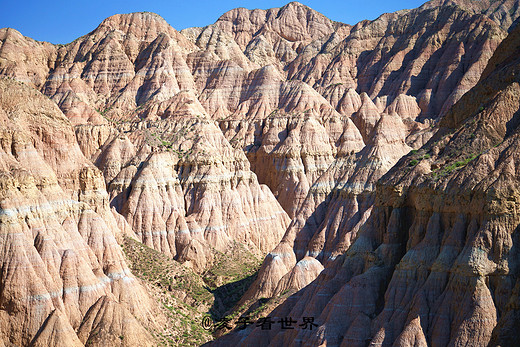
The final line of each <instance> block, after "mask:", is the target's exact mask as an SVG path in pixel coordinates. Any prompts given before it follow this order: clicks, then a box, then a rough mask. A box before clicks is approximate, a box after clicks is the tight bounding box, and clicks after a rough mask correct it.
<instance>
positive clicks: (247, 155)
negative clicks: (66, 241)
mask: <svg viewBox="0 0 520 347" xmlns="http://www.w3.org/2000/svg"><path fill="white" fill-rule="evenodd" d="M486 3H487V2H486ZM491 5H492V6H489V11H487V12H485V13H481V12H482V9H483V8H481V4H480V3H479V4H475V3H474V2H472V1H469V2H468V1H464V2H462V1H458V2H456V3H452V2H429V3H427V4H425V5H424V6H422V7H421V8H419V9H416V10H410V11H400V12H397V13H394V14H385V15H382V16H381V17H380V18H378V19H376V20H374V21H363V22H360V23H358V24H356V25H355V26H353V27H352V26H349V25H344V24H341V23H335V22H332V21H330V20H328V19H327V18H325V17H324V16H323V15H321V14H319V13H317V12H315V11H313V10H311V9H309V8H308V7H306V6H304V5H301V4H298V3H290V4H288V5H286V6H284V7H282V8H280V9H271V10H266V11H264V10H254V11H249V10H245V9H236V10H233V11H230V12H228V13H226V14H224V15H223V16H222V17H221V18H220V19H219V20H218V21H217V22H216V23H215V24H213V25H210V26H207V27H204V28H190V29H185V30H183V31H182V32H177V31H176V30H175V29H173V28H172V27H171V26H170V25H168V23H166V22H165V21H164V20H163V19H162V18H161V17H159V16H158V15H155V14H151V13H134V14H128V15H115V16H112V17H110V18H107V19H106V20H105V21H103V23H101V24H100V25H99V27H98V28H96V29H95V30H94V31H92V32H91V33H89V34H87V35H85V36H83V37H80V38H78V39H77V40H75V41H74V42H72V43H70V44H67V45H64V46H61V47H58V46H52V45H49V44H47V43H40V42H36V41H34V40H31V39H29V38H26V37H24V36H22V35H21V34H20V33H18V32H16V31H15V30H12V29H1V30H0V42H1V43H0V74H2V75H5V76H9V77H12V78H14V79H16V80H19V81H23V82H24V83H26V84H28V85H30V86H32V87H34V88H36V89H38V90H40V91H41V92H42V93H43V94H45V95H47V96H48V97H50V98H51V100H53V101H54V102H55V103H56V104H57V105H58V106H59V107H60V108H61V110H62V111H63V113H64V114H65V115H66V116H67V118H69V120H70V121H71V122H72V124H73V125H75V138H74V134H71V133H70V131H69V130H70V128H67V129H69V130H67V132H66V134H68V135H67V143H68V145H67V146H62V142H61V140H60V139H61V137H59V136H57V135H54V134H55V131H53V132H51V135H45V136H44V135H41V136H44V139H43V140H42V141H41V142H42V147H41V149H38V150H37V152H38V153H39V155H40V156H43V158H44V160H45V161H46V163H47V164H45V165H43V164H42V165H39V166H38V169H39V170H42V171H41V172H38V175H37V176H35V177H37V180H38V179H40V178H41V179H42V180H43V181H45V179H51V180H52V182H53V183H52V184H53V185H54V186H55V185H58V186H59V188H60V189H61V191H62V192H60V190H59V189H57V190H56V192H54V191H53V192H52V194H53V195H52V196H53V199H57V200H59V201H61V200H60V199H58V198H56V196H61V195H60V194H65V195H64V196H67V197H68V196H70V197H71V199H73V201H79V202H81V203H85V204H88V205H89V206H91V209H92V210H94V212H95V214H90V212H88V213H87V214H88V215H89V216H91V217H89V218H91V219H92V220H93V221H90V219H88V218H86V217H85V218H83V217H82V218H79V217H78V216H76V215H77V214H78V213H79V212H78V211H76V210H74V213H75V214H74V216H76V217H74V218H76V219H75V223H76V224H78V227H77V228H79V229H80V230H83V231H80V234H81V233H83V234H81V235H82V236H83V237H87V239H88V240H90V241H89V242H92V245H90V244H89V247H91V248H92V247H95V248H93V250H92V252H93V254H94V255H95V256H96V257H97V258H98V262H99V259H105V255H104V252H105V250H104V248H103V247H101V246H100V244H103V245H104V244H105V243H104V242H105V241H106V243H107V244H112V241H111V237H112V238H113V236H115V237H118V235H119V234H121V233H127V234H129V235H136V236H137V237H138V238H139V239H140V240H141V241H142V242H143V243H145V244H147V245H148V246H150V247H152V248H154V249H156V250H159V251H161V252H163V253H165V254H166V255H167V256H169V257H172V258H175V259H177V260H180V261H183V262H185V264H186V265H190V266H192V267H193V268H194V269H195V270H196V271H199V272H202V271H204V270H205V269H206V268H207V266H208V264H210V263H211V262H212V252H213V250H214V249H216V250H224V249H226V248H228V246H229V245H230V244H231V243H232V242H233V241H239V242H241V243H244V244H245V245H247V247H248V249H249V250H251V251H253V252H254V253H256V254H259V255H260V254H262V255H264V254H265V253H267V252H269V251H271V250H272V249H273V248H274V251H272V252H271V253H270V254H269V255H268V256H267V258H266V260H265V262H264V265H263V268H262V270H261V271H260V274H259V277H258V280H257V282H256V284H255V285H254V286H252V289H251V291H250V292H249V293H248V294H247V297H256V298H258V297H261V296H272V295H277V294H279V293H282V292H285V291H287V289H300V288H302V287H304V286H305V285H307V284H308V283H309V282H311V281H312V280H314V279H315V278H316V276H318V274H319V273H320V271H321V270H322V269H323V267H324V266H325V267H329V266H332V267H333V266H336V265H334V264H337V263H336V262H337V260H336V258H337V257H338V256H340V255H341V254H343V253H344V252H345V251H346V250H348V249H349V247H350V246H351V245H352V243H353V242H354V240H355V239H356V238H357V235H359V233H360V232H361V231H362V228H363V225H365V224H366V222H367V219H368V220H372V219H369V218H370V216H371V213H372V211H373V204H374V201H375V196H374V194H373V191H374V189H375V184H376V182H377V181H378V179H379V178H380V177H381V176H382V175H384V174H385V173H386V172H387V170H388V169H390V168H391V167H392V165H394V164H395V163H396V162H397V161H398V160H399V158H400V157H401V156H403V155H405V154H406V153H408V152H409V150H410V149H411V148H419V147H420V146H422V145H423V144H424V143H426V142H427V141H428V140H429V139H430V137H431V136H432V135H433V134H434V132H435V131H436V129H433V128H432V127H431V125H432V124H433V122H431V119H438V118H439V117H440V115H443V114H445V113H446V112H447V111H448V109H449V107H450V106H451V105H453V104H454V103H455V102H456V101H457V100H458V99H459V98H460V97H461V96H462V95H463V94H464V92H466V91H467V90H469V89H470V88H471V87H473V86H474V85H475V83H476V82H477V80H478V79H479V77H480V75H481V73H482V71H483V70H484V67H485V66H486V63H487V61H488V59H489V58H490V57H491V55H492V54H493V52H494V50H495V48H496V47H497V45H498V44H499V43H500V41H501V40H502V39H503V38H504V37H505V36H506V29H507V28H508V27H509V25H510V23H511V21H512V20H513V19H515V18H516V17H517V15H518V1H516V2H515V1H497V2H493V3H492V4H491ZM30 98H32V97H30ZM38 107H40V106H38ZM55 111H56V110H55ZM6 112H7V113H8V114H11V113H10V112H12V110H10V111H6ZM53 112H54V111H53ZM13 117H15V116H13ZM450 117H454V116H453V115H452V116H450ZM455 118H456V117H455ZM13 119H15V118H13ZM444 119H445V121H446V120H447V119H449V117H448V118H444ZM10 122H11V121H10ZM8 123H9V122H8ZM457 124H458V123H457ZM66 127H69V125H66ZM39 136H40V135H39ZM75 141H77V142H78V144H79V148H80V149H81V151H82V152H83V155H84V156H83V155H81V154H80V153H79V152H78V147H77V146H76V144H75ZM6 143H11V142H6ZM8 147H9V146H7V147H6V151H8V150H9V148H8ZM15 147H16V146H15ZM15 147H13V148H15ZM36 147H37V146H35V148H36ZM72 147H74V148H73V149H71V148H72ZM11 151H16V148H15V149H11ZM33 152H34V151H32V150H29V153H30V155H26V157H25V158H26V159H27V158H36V159H38V158H37V156H36V157H35V156H34V153H33ZM13 153H14V152H13ZM24 153H25V152H24ZM70 153H76V154H78V156H76V155H74V156H72V157H73V158H76V157H77V158H81V160H78V161H77V162H72V163H71V162H69V161H70V160H71V159H70V158H68V157H67V155H68V154H70ZM24 155H25V154H24ZM11 156H12V155H6V156H4V157H3V159H2V161H1V164H2V165H4V166H5V167H6V168H10V167H11V165H12V162H13V161H12V158H11ZM66 157H67V158H68V159H67V158H66ZM72 157H71V158H72ZM85 157H86V158H85ZM36 159H35V160H36ZM66 159H67V160H66ZM17 160H18V159H17ZM4 161H5V163H4ZM26 161H27V165H33V164H34V163H32V162H31V161H30V160H28V159H27V160H26ZM90 161H91V162H92V163H95V165H96V166H97V168H98V169H99V170H100V171H98V170H97V169H95V168H94V167H93V166H92V164H91V163H90ZM40 162H41V161H40V160H39V159H38V161H37V163H40ZM13 165H14V164H13ZM24 165H25V164H24ZM82 165H86V167H88V168H89V169H82V170H80V167H81V166H82ZM47 166H50V168H47ZM423 167H424V164H423V163H421V164H420V165H418V166H417V168H423ZM6 170H7V169H6ZM78 172H79V173H78ZM31 175H33V176H34V175H35V174H34V173H31ZM22 176H23V175H22ZM24 177H25V176H24ZM42 177H43V178H42ZM53 177H55V178H53ZM8 181H9V182H11V181H10V180H8ZM15 181H16V180H15ZM29 181H30V179H29ZM16 182H17V181H16ZM45 182H46V181H45ZM13 184H14V183H13ZM262 184H266V185H267V186H265V185H262ZM17 185H18V183H16V184H14V186H17ZM9 187H11V186H9ZM42 187H43V188H45V187H46V186H45V184H40V185H39V186H37V188H38V189H40V188H42ZM11 188H12V187H11ZM11 188H9V189H7V188H6V189H7V190H6V191H8V192H9V194H7V193H6V198H5V201H6V203H7V204H14V205H16V204H19V203H20V201H24V200H23V199H28V198H27V197H19V198H16V199H14V198H13V196H14V195H12V194H11V193H12V192H13V193H16V190H15V189H11ZM43 188H42V189H43ZM53 189H54V188H53ZM107 193H108V195H107ZM16 194H18V193H16ZM35 194H36V195H38V196H39V198H38V199H40V200H36V202H35V203H34V204H33V205H38V206H39V204H40V203H41V204H45V199H47V200H49V199H51V198H49V197H48V196H47V195H45V194H47V192H43V193H41V194H43V197H40V195H39V194H40V193H36V192H35ZM44 198H45V199H44ZM275 198H276V199H277V200H278V201H276V200H275ZM17 199H18V200H17ZM20 199H21V200H20ZM53 201H54V200H53ZM20 204H22V203H20ZM14 205H13V206H14ZM22 205H23V204H22ZM109 205H111V206H113V207H114V208H115V209H116V210H117V212H119V214H117V213H115V214H114V216H115V217H113V216H112V212H111V211H110V209H109V207H108V206H109ZM9 206H10V205H9ZM31 206H32V205H31ZM60 206H61V205H60ZM73 206H75V205H74V204H73ZM82 206H83V205H82ZM94 206H95V207H94ZM100 206H101V207H100ZM282 207H283V209H284V210H285V211H284V210H282ZM6 210H8V208H6ZM89 211H90V210H89ZM42 213H43V212H42ZM55 213H57V212H55ZM60 213H61V212H60ZM67 213H69V214H71V213H72V212H70V211H69V212H67ZM121 215H122V216H123V217H122V216H121ZM81 216H83V212H82V214H81ZM97 216H100V217H99V218H98V217H97ZM62 217H63V215H62V214H59V218H62ZM59 218H58V219H59ZM71 218H72V217H71ZM289 218H292V222H291V224H290V225H289V222H290V219H289ZM373 218H376V217H373ZM100 220H101V221H103V222H101V221H100ZM96 223H101V224H96ZM103 223H105V224H108V227H107V228H108V229H109V230H110V232H111V234H110V233H108V234H106V235H105V234H103V236H102V237H101V236H99V235H98V234H96V233H95V232H92V231H91V229H93V230H98V229H100V228H101V229H103V228H102V227H100V226H99V225H101V226H103ZM58 224H59V223H58ZM62 224H63V223H62ZM73 224H74V223H73ZM67 225H68V224H67ZM287 227H288V228H287ZM57 228H58V227H57ZM71 228H73V229H74V227H73V226H72V227H71ZM58 229H59V228H58ZM286 229H287V230H286ZM67 230H68V229H67ZM284 231H286V233H285V236H284V237H283V239H282V242H281V243H280V244H278V242H279V240H280V239H281V238H282V236H283V233H284ZM33 234H34V233H33ZM110 235H112V236H110ZM32 237H33V238H37V236H36V235H32ZM38 240H39V239H38ZM100 240H103V242H101V241H100ZM107 240H108V241H107ZM38 242H39V241H38ZM42 242H43V241H42ZM44 243H45V242H44ZM34 244H35V245H36V244H37V242H34ZM94 244H95V246H94ZM277 244H278V245H277ZM80 246H81V247H80V248H85V247H84V245H83V244H81V245H80ZM113 246H114V248H115V249H117V247H116V246H117V245H115V244H114V245H113ZM30 247H36V246H32V243H31V242H27V244H26V246H24V247H22V248H21V249H25V248H28V249H31V248H30ZM42 247H43V246H42ZM46 247H47V246H45V247H44V248H42V249H37V250H38V252H44V251H45V252H47V250H46V249H47V248H46ZM59 247H61V246H59ZM111 247H112V246H111ZM51 248H52V247H51ZM110 249H111V250H112V248H110ZM6 252H7V251H6ZM49 252H51V253H52V254H54V253H53V251H52V249H51V251H49ZM74 252H76V251H74ZM111 252H112V251H111ZM113 252H115V253H114V254H115V255H113V254H112V253H111V254H112V255H113V256H114V257H116V258H117V259H119V258H118V257H119V256H120V255H119V253H118V252H119V251H117V250H114V251H113ZM112 255H111V256H112ZM60 256H61V257H63V259H61V258H60V259H61V260H60V261H62V262H64V263H65V264H70V263H72V264H74V263H75V261H76V260H74V255H73V254H72V253H71V252H64V253H63V255H60ZM107 257H108V256H107ZM56 259H57V258H56ZM106 259H108V260H109V259H112V258H110V257H108V258H106ZM108 260H107V261H108ZM118 261H119V260H118ZM80 263H81V262H80ZM116 263H117V262H116ZM56 264H57V263H56ZM110 264H112V262H110ZM49 266H50V265H49ZM78 266H79V265H78ZM82 266H83V265H82ZM92 266H94V265H92ZM114 266H115V265H114ZM120 266H121V268H122V269H123V270H121V271H123V272H125V273H126V271H127V269H126V267H125V265H120ZM54 267H55V268H56V271H55V272H58V265H54ZM69 267H70V266H69V265H67V266H65V267H64V270H63V271H64V273H67V274H68V273H69V272H71V271H72V272H73V271H75V270H69ZM72 269H74V266H72ZM105 270H106V269H105ZM48 271H51V270H48ZM59 271H61V266H60V270H59ZM85 271H86V272H88V271H87V270H85ZM91 271H92V270H91ZM107 271H108V270H107ZM326 271H329V270H326ZM96 274H97V272H96ZM38 276H39V277H42V276H43V275H41V276H40V275H38ZM63 276H64V277H67V276H69V275H63ZM128 276H131V275H128ZM43 277H45V276H43ZM72 277H74V276H72ZM101 277H102V276H101ZM82 281H83V280H82ZM92 281H94V282H95V280H94V279H92ZM87 282H88V281H87ZM94 282H93V283H94ZM89 283H90V282H89ZM323 283H325V282H323ZM46 290H47V289H46ZM109 294H110V293H109V292H106V293H105V295H104V296H103V297H100V296H95V299H94V297H92V298H90V299H89V300H90V301H88V305H90V306H91V307H96V309H99V313H92V314H90V315H85V312H83V311H84V308H82V310H83V311H81V310H80V313H77V312H76V311H74V312H73V313H74V319H75V321H74V322H75V323H73V324H72V323H69V324H72V325H71V327H70V329H69V327H67V326H66V324H65V323H63V322H66V321H67V319H69V320H70V319H71V318H70V317H71V315H72V313H68V312H65V313H64V312H62V311H63V310H61V309H60V311H54V313H50V312H51V311H50V310H51V308H52V306H49V307H48V308H47V309H46V310H47V311H45V313H44V314H43V316H45V317H48V318H47V320H46V321H45V323H43V322H42V319H43V318H42V317H43V316H42V317H38V319H37V320H35V322H36V321H37V322H38V323H34V326H31V327H30V329H29V328H25V327H24V328H23V329H22V330H23V331H22V330H20V331H21V332H20V333H19V335H17V337H16V339H26V340H27V339H29V338H32V336H34V330H35V329H36V326H37V325H38V324H40V325H42V324H43V325H44V327H45V329H44V330H43V332H45V333H43V332H42V334H40V336H39V337H38V339H39V342H38V343H40V344H45V343H58V342H56V341H69V342H67V343H76V342H77V341H76V340H75V338H74V337H71V336H73V335H70V334H68V333H67V334H64V335H63V336H62V337H59V336H58V337H56V336H55V335H54V334H53V331H55V329H63V331H69V332H70V330H71V329H73V330H74V329H76V331H78V334H79V335H78V336H79V338H80V339H85V337H86V336H88V334H89V331H95V332H97V331H100V329H101V326H100V325H98V324H97V322H98V317H104V318H102V319H106V321H107V325H114V324H115V325H117V326H121V324H122V323H121V321H120V317H121V315H120V314H119V313H121V312H126V311H125V310H127V309H129V308H128V307H126V306H125V304H123V305H120V304H119V303H118V300H119V299H118V297H117V295H116V299H115V301H114V300H113V298H112V297H111V296H110V295H109ZM114 294H115V293H114ZM20 295H22V294H20V293H19V292H16V293H15V295H14V296H13V297H14V298H15V299H16V300H18V298H19V297H20ZM22 296H23V295H22ZM94 303H95V305H94ZM55 305H58V304H55ZM92 305H94V306H92ZM90 306H89V307H90ZM85 307H86V306H85ZM107 307H109V308H110V309H109V310H108V311H110V310H112V308H115V309H116V310H117V311H118V312H119V313H117V314H113V315H112V314H109V313H107V310H106V308H107ZM29 311H31V310H29ZM29 311H28V312H29ZM130 311H131V312H133V311H132V309H131V308H130ZM31 312H32V311H31ZM80 318H81V319H82V322H81V326H79V325H78V324H79V323H78V322H79V321H80ZM137 318H139V317H137ZM100 319H101V318H100ZM363 319H364V318H360V322H358V323H357V324H360V325H363V324H364V323H365V321H366V320H363ZM31 324H33V323H31ZM128 324H130V326H135V324H134V323H133V322H129V323H128ZM24 329H25V330H24ZM31 329H32V330H31ZM78 329H79V330H78ZM136 329H137V328H136ZM101 330H102V329H101ZM31 334H33V335H31ZM109 335H110V334H109ZM109 335H107V336H104V337H99V340H98V339H96V340H95V341H96V342H97V343H100V344H102V343H111V342H110V341H112V340H111V339H112V337H113V336H112V337H110V336H109ZM92 338H95V336H92ZM59 339H62V340H59ZM129 339H130V337H129ZM17 341H18V340H17ZM24 341H25V340H24ZM71 341H72V342H71ZM82 341H83V340H82ZM116 341H117V340H116ZM35 343H36V342H35ZM63 343H65V342H63Z"/></svg>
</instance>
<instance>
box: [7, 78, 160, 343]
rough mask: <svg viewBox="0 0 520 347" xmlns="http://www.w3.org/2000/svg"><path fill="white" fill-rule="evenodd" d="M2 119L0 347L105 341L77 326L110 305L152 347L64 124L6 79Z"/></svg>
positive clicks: (104, 211) (91, 175)
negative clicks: (1, 346)
mask: <svg viewBox="0 0 520 347" xmlns="http://www.w3.org/2000/svg"><path fill="white" fill-rule="evenodd" d="M0 117H1V123H2V127H1V139H2V140H1V152H0V153H1V154H0V156H1V158H2V160H1V173H0V176H1V184H0V206H1V214H0V218H1V223H0V238H1V240H2V241H1V243H0V245H1V247H0V261H1V266H0V268H1V269H2V270H1V274H0V276H1V278H2V281H1V285H0V303H1V304H0V316H1V319H0V321H1V322H2V324H0V341H2V342H3V344H7V345H9V344H14V345H29V343H33V344H35V345H49V344H51V345H59V344H67V345H69V344H70V345H82V344H83V343H86V342H88V341H90V340H91V336H93V334H95V335H96V336H98V337H97V338H100V339H105V338H110V337H109V336H110V335H111V333H110V332H107V331H99V332H94V331H93V327H92V326H85V320H84V319H86V318H87V316H89V315H90V316H92V315H95V314H96V311H97V310H106V309H108V307H107V305H109V303H113V305H115V306H117V307H120V310H123V311H124V312H125V315H126V316H128V317H127V319H133V323H132V324H133V326H134V327H136V330H135V332H136V333H135V335H134V336H133V339H134V341H135V340H136V339H140V340H141V341H142V342H143V343H147V344H149V345H152V344H153V343H154V342H153V341H154V340H153V338H152V336H151V335H150V334H149V333H148V332H147V331H146V330H145V329H144V328H143V327H142V325H141V324H145V325H146V326H147V327H150V328H153V324H152V323H153V321H154V319H153V317H152V310H153V307H154V305H152V302H151V299H150V298H149V297H148V295H147V294H146V293H145V292H144V290H143V288H142V287H141V286H140V285H139V283H138V282H137V281H136V279H135V278H134V277H133V276H132V274H131V273H130V271H129V269H128V267H127V265H126V263H125V260H124V256H123V254H122V251H121V248H120V247H119V245H118V244H117V241H116V237H118V236H121V233H122V231H121V229H120V228H118V226H117V221H116V219H115V217H114V216H113V214H112V211H111V210H110V207H109V200H108V194H107V192H106V190H105V182H104V179H103V176H102V174H101V172H100V171H99V170H98V169H97V168H96V167H95V166H94V165H92V163H90V162H89V161H88V160H87V159H86V158H85V157H84V156H83V154H82V153H81V151H80V148H79V146H78V144H77V143H76V138H75V136H74V131H73V129H72V126H71V124H70V122H69V121H68V120H67V118H66V117H65V116H64V115H63V114H62V113H61V111H60V110H59V108H58V107H57V106H56V105H55V104H54V103H53V102H52V101H50V100H48V99H47V98H46V97H45V96H43V95H41V94H40V93H39V92H38V91H35V90H34V89H32V88H30V87H28V86H26V85H24V84H22V83H20V82H16V81H12V80H9V79H6V78H1V79H0ZM106 298H110V299H106ZM96 302H97V304H96ZM94 304H96V305H95V307H94V306H93V305H94ZM97 321H98V323H97V324H105V323H106V320H105V319H103V318H98V319H97ZM112 324H113V329H116V330H117V331H118V333H119V334H120V335H121V336H123V337H126V336H130V335H128V334H133V333H130V332H129V331H125V324H126V323H125V322H123V321H114V322H112ZM80 326H84V327H82V328H81V331H82V334H79V335H76V333H75V330H76V329H78V328H80ZM129 340H131V339H130V337H129ZM31 341H32V342H31ZM122 344H123V345H124V343H122Z"/></svg>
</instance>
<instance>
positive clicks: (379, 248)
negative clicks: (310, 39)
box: [216, 28, 520, 346]
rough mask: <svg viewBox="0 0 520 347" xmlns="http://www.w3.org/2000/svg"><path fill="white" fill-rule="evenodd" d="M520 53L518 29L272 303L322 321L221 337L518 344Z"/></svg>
mask: <svg viewBox="0 0 520 347" xmlns="http://www.w3.org/2000/svg"><path fill="white" fill-rule="evenodd" d="M519 52H520V29H519V28H516V29H515V30H514V31H512V32H511V33H510V34H509V36H508V37H507V38H506V39H505V40H504V41H503V42H502V44H501V45H500V46H499V48H498V49H497V51H496V52H495V54H494V56H493V57H492V58H491V59H490V62H489V64H488V66H487V67H486V69H485V71H484V73H483V75H482V77H481V79H480V81H479V83H478V84H477V85H476V86H475V87H474V88H472V89H471V90H470V91H469V92H468V93H467V94H466V95H464V96H463V97H462V98H461V100H460V101H459V102H458V103H457V104H455V106H454V107H452V108H451V109H450V111H449V112H448V113H447V115H446V116H445V117H444V118H443V119H442V120H441V122H440V127H439V131H438V132H437V133H436V135H435V136H434V137H433V138H432V139H431V140H430V141H428V143H427V144H426V145H424V146H423V147H422V148H421V149H419V150H418V151H417V152H416V153H411V154H409V155H408V156H405V157H404V158H402V159H401V160H400V161H399V162H398V163H397V165H395V166H394V167H393V168H392V169H391V170H390V171H389V172H388V173H387V174H386V175H384V176H383V178H382V179H381V180H380V181H379V182H378V184H377V189H376V193H375V201H374V204H373V207H372V213H371V215H370V217H369V218H368V219H367V220H366V222H365V223H363V225H362V226H361V227H360V229H359V231H358V233H357V238H356V240H355V241H354V242H353V243H352V245H351V246H350V247H349V249H348V250H347V251H346V252H344V253H343V254H341V255H339V256H338V257H337V258H336V259H335V260H334V261H332V262H330V263H329V264H328V266H327V267H326V268H325V270H323V271H322V272H321V274H320V275H319V276H318V277H317V278H316V280H315V281H313V282H312V283H310V284H309V285H308V286H306V287H305V288H304V289H303V290H301V291H299V292H297V293H296V294H294V295H292V296H291V297H289V298H288V299H287V300H286V301H285V303H284V304H282V305H280V306H279V307H278V308H276V309H275V310H274V311H273V312H271V313H270V314H269V315H270V316H271V317H273V319H274V320H276V318H278V317H289V316H291V317H301V316H313V317H315V322H316V324H317V325H318V326H317V327H316V328H315V329H314V330H313V331H310V330H301V329H300V330H284V331H281V330H280V329H279V326H278V325H276V326H273V330H272V331H261V330H260V328H256V329H255V330H253V329H247V330H244V331H241V332H237V333H234V334H230V335H227V336H226V337H224V338H223V339H221V340H217V343H216V344H217V345H218V344H224V345H225V344H226V343H227V344H229V343H233V344H237V345H249V344H250V343H252V342H253V341H254V343H255V344H257V345H272V346H277V345H282V344H285V343H289V341H291V342H295V341H296V344H297V345H303V344H305V345H307V344H308V345H322V344H327V345H348V346H358V345H359V346H361V345H366V344H367V343H368V344H374V345H376V344H377V345H384V346H391V345H420V346H423V345H424V346H426V345H442V346H444V345H460V344H464V345H472V346H484V345H488V344H489V345H500V346H509V345H514V344H515V341H516V338H517V335H518V331H517V329H518V314H519V312H518V305H517V302H518V294H519V282H518V256H519V254H518V247H517V246H518V245H517V243H518V241H519V240H518V224H519V219H518V213H517V206H518V175H517V172H518V165H519V162H518V158H517V155H516V153H517V152H518V148H517V144H518V125H519V124H520V123H519V120H518V117H519V109H520V84H519V79H518V76H519V73H520V60H519V59H518V57H519ZM291 276H292V275H291ZM338 316H340V317H342V319H337V317H338Z"/></svg>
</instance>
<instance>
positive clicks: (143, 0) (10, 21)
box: [0, 0, 426, 43]
mask: <svg viewBox="0 0 520 347" xmlns="http://www.w3.org/2000/svg"><path fill="white" fill-rule="evenodd" d="M0 1H1V3H2V6H1V10H0V28H4V27H11V28H14V29H16V30H18V31H20V32H21V33H22V34H23V35H25V36H29V37H31V38H33V39H36V40H40V41H49V42H52V43H68V42H71V41H73V40H74V39H76V38H77V37H79V36H82V35H85V34H87V33H89V32H90V31H92V30H94V29H95V28H96V27H97V26H98V25H99V23H101V21H102V20H103V19H105V18H106V17H109V16H111V15H114V14H116V13H129V12H140V11H149V12H155V13H157V14H159V15H161V16H162V17H163V18H164V19H166V21H167V22H168V23H169V24H170V25H171V26H173V27H174V28H175V29H177V30H181V29H184V28H188V27H194V26H205V25H208V24H212V23H214V22H215V21H216V20H217V19H218V18H219V17H220V16H221V15H222V14H223V13H224V12H226V11H229V10H231V9H233V8H236V7H245V8H248V9H254V8H262V9H267V8H273V7H281V6H283V5H285V4H287V3H289V2H290V1H288V0H285V1H277V0H264V1H260V0H242V1H237V0H220V1H219V0H183V1H178V0H169V1H164V0H148V1H147V0H140V1H136V0H105V1H100V0H80V1H76V0H69V1H52V0H50V1H42V0H39V1H35V0H25V1H22V0H0ZM300 2H301V3H303V4H304V5H307V6H309V7H311V8H313V9H314V10H316V11H318V12H321V13H323V14H324V15H326V16H327V17H328V18H330V19H332V20H335V21H339V22H343V23H348V24H355V23H357V22H359V21H360V20H363V19H375V18H377V17H378V16H379V15H381V14H383V13H385V12H394V11H397V10H402V9H411V8H415V7H419V6H420V5H421V4H423V3H424V2H426V0H397V1H389V0H336V1H332V0H301V1H300Z"/></svg>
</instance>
